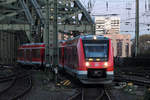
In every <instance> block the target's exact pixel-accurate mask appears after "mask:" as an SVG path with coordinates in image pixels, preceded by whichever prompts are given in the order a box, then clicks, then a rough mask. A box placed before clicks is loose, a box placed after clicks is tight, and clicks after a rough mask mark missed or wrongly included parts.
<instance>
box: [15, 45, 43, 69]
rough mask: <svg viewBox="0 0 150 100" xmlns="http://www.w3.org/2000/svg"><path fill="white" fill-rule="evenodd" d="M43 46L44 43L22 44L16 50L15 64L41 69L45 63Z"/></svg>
mask: <svg viewBox="0 0 150 100" xmlns="http://www.w3.org/2000/svg"><path fill="white" fill-rule="evenodd" d="M44 55H45V45H44V43H29V44H23V45H22V46H20V47H19V48H18V57H17V63H19V64H21V65H32V66H35V67H43V64H44V62H45V60H44V58H45V57H44Z"/></svg>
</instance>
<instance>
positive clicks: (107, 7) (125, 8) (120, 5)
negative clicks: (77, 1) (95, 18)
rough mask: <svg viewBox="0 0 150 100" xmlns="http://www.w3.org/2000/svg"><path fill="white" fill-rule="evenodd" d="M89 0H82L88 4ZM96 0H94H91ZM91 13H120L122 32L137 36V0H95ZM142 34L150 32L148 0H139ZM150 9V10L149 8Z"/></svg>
mask: <svg viewBox="0 0 150 100" xmlns="http://www.w3.org/2000/svg"><path fill="white" fill-rule="evenodd" d="M87 1H88V0H81V2H82V3H84V5H85V6H86V5H87ZM91 1H94V0H91ZM95 1H96V2H95V4H94V7H93V9H92V13H91V15H104V14H119V16H120V19H121V21H120V25H121V26H120V33H121V34H131V37H132V38H134V37H135V1H136V0H95ZM149 1H150V0H149ZM139 5H140V6H139V12H140V14H139V16H140V26H139V27H140V33H139V34H140V35H143V34H150V25H149V26H148V24H150V9H149V8H148V0H139ZM148 9H149V10H148Z"/></svg>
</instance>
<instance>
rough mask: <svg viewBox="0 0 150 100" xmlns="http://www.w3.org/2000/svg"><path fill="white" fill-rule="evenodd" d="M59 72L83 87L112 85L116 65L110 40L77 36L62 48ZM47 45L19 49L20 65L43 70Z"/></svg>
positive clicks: (100, 37)
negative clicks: (74, 78)
mask: <svg viewBox="0 0 150 100" xmlns="http://www.w3.org/2000/svg"><path fill="white" fill-rule="evenodd" d="M59 45H60V46H59V68H58V69H62V70H65V72H67V73H69V74H70V75H72V76H74V77H76V78H78V79H79V80H80V81H81V82H82V83H84V84H107V83H111V82H112V81H113V76H114V62H113V48H112V45H111V40H110V39H108V38H106V37H103V36H96V35H85V36H78V37H75V38H73V39H70V40H67V41H65V42H61V43H60V44H59ZM44 48H45V45H44V44H26V45H23V46H21V47H20V48H19V56H18V62H19V63H21V64H29V65H30V64H31V65H35V64H36V65H38V66H43V65H44V64H45V60H44Z"/></svg>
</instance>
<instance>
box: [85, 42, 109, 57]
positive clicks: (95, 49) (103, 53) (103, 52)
mask: <svg viewBox="0 0 150 100" xmlns="http://www.w3.org/2000/svg"><path fill="white" fill-rule="evenodd" d="M84 48H85V55H86V57H88V58H91V57H92V58H93V57H96V58H97V57H100V58H101V57H105V58H106V57H107V56H108V53H107V52H108V49H107V44H84Z"/></svg>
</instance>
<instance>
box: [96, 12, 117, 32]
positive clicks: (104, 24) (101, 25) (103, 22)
mask: <svg viewBox="0 0 150 100" xmlns="http://www.w3.org/2000/svg"><path fill="white" fill-rule="evenodd" d="M95 24H96V27H95V28H96V34H98V35H101V34H112V33H113V34H119V33H120V17H119V16H118V15H116V14H112V15H96V16H95Z"/></svg>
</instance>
